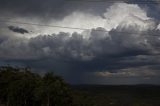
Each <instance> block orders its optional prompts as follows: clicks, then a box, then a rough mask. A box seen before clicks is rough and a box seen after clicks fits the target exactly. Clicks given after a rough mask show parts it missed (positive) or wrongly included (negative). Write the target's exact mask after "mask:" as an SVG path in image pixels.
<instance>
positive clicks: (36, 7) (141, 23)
mask: <svg viewBox="0 0 160 106" xmlns="http://www.w3.org/2000/svg"><path fill="white" fill-rule="evenodd" d="M141 1H142V0H141ZM148 1H149V2H148V3H145V2H140V1H139V0H134V1H133V0H126V2H124V1H112V2H109V1H108V2H82V1H81V2H80V1H78V0H77V1H71V0H0V65H1V66H3V65H8V64H9V65H14V66H29V67H31V68H33V69H34V70H35V71H36V72H38V73H45V72H48V71H53V72H54V73H56V74H57V75H60V76H63V78H64V79H65V80H66V81H67V82H69V83H73V84H160V15H159V12H160V5H159V3H160V2H158V0H148ZM14 22H16V23H14ZM18 23H31V24H39V25H50V26H61V27H69V28H59V27H47V26H38V25H37V26H36V25H27V24H18ZM73 28H77V29H73Z"/></svg>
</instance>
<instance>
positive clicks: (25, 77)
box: [0, 66, 72, 106]
mask: <svg viewBox="0 0 160 106" xmlns="http://www.w3.org/2000/svg"><path fill="white" fill-rule="evenodd" d="M1 104H4V105H5V106H72V96H71V92H70V89H69V86H68V84H66V83H65V82H64V80H63V79H62V78H60V77H58V76H55V75H54V74H53V73H47V74H45V75H44V76H40V75H38V74H35V73H31V71H30V69H28V68H13V67H9V66H7V67H1V68H0V105H1Z"/></svg>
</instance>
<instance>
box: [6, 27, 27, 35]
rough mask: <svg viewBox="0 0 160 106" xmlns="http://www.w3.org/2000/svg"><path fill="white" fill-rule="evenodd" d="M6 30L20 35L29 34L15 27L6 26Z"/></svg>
mask: <svg viewBox="0 0 160 106" xmlns="http://www.w3.org/2000/svg"><path fill="white" fill-rule="evenodd" d="M8 29H9V30H11V31H13V32H16V33H21V34H25V33H29V31H28V30H26V29H24V28H19V27H15V26H8Z"/></svg>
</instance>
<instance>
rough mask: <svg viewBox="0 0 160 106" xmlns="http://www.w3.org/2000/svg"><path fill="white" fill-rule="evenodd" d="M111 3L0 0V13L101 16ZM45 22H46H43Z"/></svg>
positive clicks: (49, 17)
mask: <svg viewBox="0 0 160 106" xmlns="http://www.w3.org/2000/svg"><path fill="white" fill-rule="evenodd" d="M111 4H112V3H109V4H108V3H103V2H102V3H98V4H97V3H96V4H95V3H86V2H81V1H80V2H78V1H70V0H45V1H44V0H14V1H13V0H12V1H11V0H0V11H1V14H4V15H7V16H8V15H9V16H10V15H13V16H15V17H17V16H24V17H39V18H42V19H53V18H54V19H63V18H64V17H65V16H67V15H69V14H71V13H72V12H74V11H85V12H90V13H93V14H102V13H103V12H104V11H105V9H106V6H107V5H111ZM45 21H46V20H45Z"/></svg>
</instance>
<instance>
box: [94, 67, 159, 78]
mask: <svg viewBox="0 0 160 106" xmlns="http://www.w3.org/2000/svg"><path fill="white" fill-rule="evenodd" d="M95 75H96V76H101V77H147V78H149V77H154V76H158V75H159V73H158V72H157V71H156V70H149V69H148V68H147V67H141V68H128V69H121V70H118V71H117V72H109V71H104V72H95Z"/></svg>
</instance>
